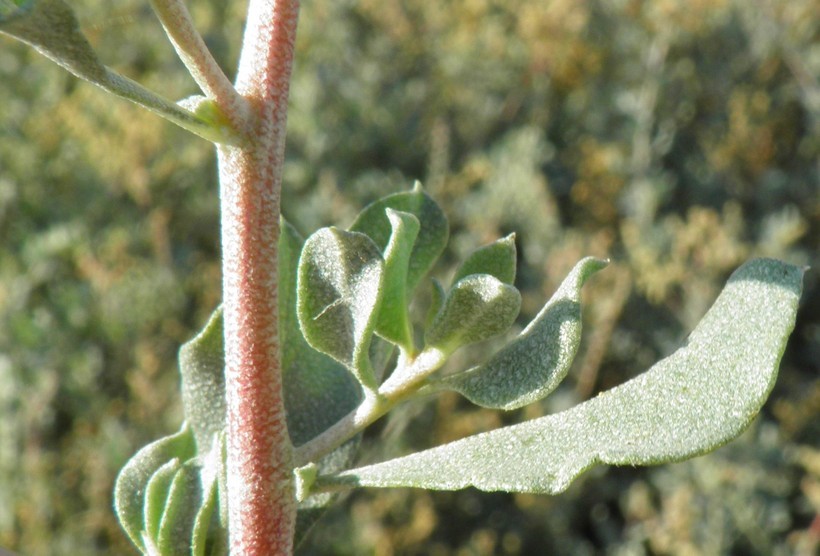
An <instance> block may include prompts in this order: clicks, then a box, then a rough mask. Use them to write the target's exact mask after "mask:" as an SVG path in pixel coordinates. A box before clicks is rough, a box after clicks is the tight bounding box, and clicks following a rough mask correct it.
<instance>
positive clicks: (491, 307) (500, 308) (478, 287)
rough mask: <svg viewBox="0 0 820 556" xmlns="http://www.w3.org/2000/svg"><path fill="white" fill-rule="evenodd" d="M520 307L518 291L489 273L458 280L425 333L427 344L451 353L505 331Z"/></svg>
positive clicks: (513, 320)
mask: <svg viewBox="0 0 820 556" xmlns="http://www.w3.org/2000/svg"><path fill="white" fill-rule="evenodd" d="M520 309H521V294H520V293H518V290H517V289H515V288H514V287H513V286H511V285H509V284H505V283H504V282H502V281H500V280H499V279H498V278H496V277H494V276H490V275H489V274H472V275H470V276H467V277H465V278H463V279H461V280H459V281H458V282H457V283H456V284H455V285H454V286H453V289H452V290H451V291H450V292H449V293H448V294H447V298H446V299H445V301H444V306H443V307H442V308H441V310H440V311H439V312H438V314H437V315H436V316H435V317H434V318H433V321H432V323H431V324H430V327H429V328H428V329H427V330H426V331H425V333H424V342H425V345H426V346H427V347H433V348H436V349H438V350H441V351H442V352H444V353H452V352H454V351H455V350H456V349H458V348H459V347H461V346H465V345H467V344H472V343H475V342H480V341H482V340H486V339H488V338H491V337H492V336H495V335H497V334H501V333H502V332H505V331H507V329H509V327H510V326H512V324H513V322H515V319H516V317H517V316H518V311H519V310H520Z"/></svg>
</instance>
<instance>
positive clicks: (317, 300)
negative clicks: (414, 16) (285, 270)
mask: <svg viewBox="0 0 820 556" xmlns="http://www.w3.org/2000/svg"><path fill="white" fill-rule="evenodd" d="M383 277H384V260H383V259H382V256H381V252H380V250H379V248H378V247H376V244H375V243H373V240H371V239H370V238H369V237H368V236H366V235H364V234H360V233H357V232H346V231H343V230H339V229H337V228H322V229H321V230H318V231H317V232H315V233H314V234H313V235H311V236H310V237H309V238H308V239H307V241H306V242H305V245H304V247H303V248H302V255H301V257H300V258H299V276H298V284H297V293H296V295H297V300H296V308H297V314H298V317H299V324H300V326H301V328H302V334H304V336H305V339H306V340H307V341H308V343H309V344H310V345H311V346H312V347H313V348H314V349H317V350H319V351H321V352H322V353H325V354H327V355H329V356H331V357H332V358H334V359H335V360H336V361H338V362H340V363H342V364H343V365H344V366H345V367H347V368H348V369H350V371H351V372H352V373H353V374H354V375H355V376H356V379H357V380H358V381H359V382H360V383H361V384H362V385H364V386H366V387H368V388H375V387H377V384H376V380H375V377H374V375H373V369H372V367H371V365H370V360H369V358H368V349H369V347H370V338H371V336H372V335H373V329H374V327H375V325H376V317H377V316H378V311H379V304H380V302H381V296H382V281H383Z"/></svg>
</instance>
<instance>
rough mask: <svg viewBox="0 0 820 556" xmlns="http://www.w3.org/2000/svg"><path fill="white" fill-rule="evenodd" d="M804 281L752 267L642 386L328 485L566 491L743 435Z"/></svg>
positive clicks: (783, 270) (796, 271) (790, 269)
mask: <svg viewBox="0 0 820 556" xmlns="http://www.w3.org/2000/svg"><path fill="white" fill-rule="evenodd" d="M802 279H803V269H801V268H798V267H796V266H792V265H789V264H786V263H782V262H780V261H775V260H771V259H756V260H753V261H750V262H748V263H746V264H744V265H743V266H742V267H740V268H739V269H738V270H737V271H735V273H734V274H733V275H732V277H731V278H730V279H729V281H728V283H727V285H726V287H725V288H724V290H723V292H722V293H721V294H720V296H719V297H718V299H717V300H716V301H715V303H714V305H713V306H712V308H711V309H710V310H709V312H708V313H707V314H706V316H704V318H703V319H702V321H701V322H700V324H699V325H698V326H697V328H696V329H695V330H694V331H693V332H692V334H691V335H690V337H689V338H688V340H687V342H686V344H685V345H684V346H683V347H682V348H680V349H679V350H678V351H676V352H674V353H673V354H672V355H670V356H669V357H667V358H666V359H663V360H662V361H660V362H659V363H657V364H656V365H654V366H653V367H652V368H651V369H649V370H648V371H647V372H646V373H644V374H642V375H640V376H638V377H637V378H634V379H632V380H630V381H628V382H626V383H624V384H622V385H621V386H618V387H616V388H613V389H612V390H609V391H607V392H604V393H603V394H601V395H599V396H598V397H596V398H593V399H591V400H589V401H587V402H585V403H582V404H580V405H578V406H576V407H574V408H572V409H570V410H568V411H565V412H563V413H559V414H556V415H551V416H547V417H542V418H539V419H534V420H532V421H528V422H525V423H522V424H519V425H514V426H511V427H506V428H502V429H498V430H494V431H490V432H487V433H483V434H479V435H476V436H472V437H468V438H466V439H463V440H460V441H456V442H453V443H450V444H446V445H444V446H440V447H438V448H433V449H431V450H426V451H424V452H420V453H417V454H413V455H410V456H406V457H402V458H398V459H394V460H390V461H387V462H384V463H380V464H376V465H371V466H367V467H362V468H359V469H353V470H350V471H346V472H343V473H340V474H338V475H334V476H330V477H320V478H319V480H318V481H319V483H320V484H323V485H325V486H328V487H330V486H333V485H337V486H344V485H348V486H354V485H360V486H372V487H400V486H409V487H422V488H432V489H448V490H452V489H460V488H465V487H468V486H474V487H477V488H479V489H481V490H487V491H495V490H504V491H514V492H533V493H552V494H554V493H558V492H561V491H563V490H565V489H566V488H567V486H568V485H569V484H570V483H571V482H572V480H574V479H575V478H576V477H577V476H578V475H579V474H581V473H582V472H584V471H585V470H587V469H589V468H590V467H592V466H594V465H596V464H612V465H650V464H659V463H666V462H673V461H680V460H683V459H686V458H689V457H692V456H696V455H700V454H703V453H706V452H708V451H710V450H713V449H715V448H717V447H719V446H721V445H723V444H725V443H726V442H728V441H729V440H731V439H733V438H735V437H736V436H738V435H739V434H740V433H741V432H742V431H743V430H744V429H746V427H747V426H748V425H749V423H750V422H751V421H752V419H753V418H754V416H755V415H756V414H757V413H758V411H759V410H760V408H761V406H762V405H763V403H764V402H765V400H766V398H767V396H768V394H769V392H770V391H771V388H772V386H773V385H774V382H775V379H776V377H777V370H778V367H779V364H780V358H781V357H782V355H783V351H784V350H785V347H786V341H787V339H788V337H789V334H790V333H791V331H792V329H793V328H794V322H795V316H796V312H797V305H798V301H799V298H800V294H801V290H802Z"/></svg>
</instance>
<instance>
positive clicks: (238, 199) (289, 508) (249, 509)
mask: <svg viewBox="0 0 820 556" xmlns="http://www.w3.org/2000/svg"><path fill="white" fill-rule="evenodd" d="M298 13H299V2H298V1H297V0H250V2H249V5H248V15H247V23H246V28H245V35H244V40H243V45H242V55H241V57H240V61H239V69H238V73H237V83H236V88H237V91H238V92H239V93H240V94H241V95H242V96H243V97H245V99H246V100H247V102H248V107H249V110H250V121H252V122H253V124H254V126H253V129H251V130H250V131H249V133H248V146H247V147H245V148H242V149H240V148H229V147H222V148H220V149H219V163H220V165H219V167H220V183H221V187H222V189H221V208H222V247H223V273H222V275H223V302H224V306H225V363H226V396H227V401H228V406H227V407H228V497H229V503H228V511H229V529H230V532H231V553H233V554H288V553H290V551H291V550H292V539H293V532H294V527H295V520H296V505H295V501H294V485H293V478H292V473H291V470H292V468H293V466H292V446H291V443H290V438H289V436H288V431H287V426H286V422H285V408H284V397H283V394H282V370H281V365H280V361H279V343H278V339H279V338H278V322H277V320H278V316H279V315H278V311H277V309H278V298H277V289H278V277H277V247H278V239H279V196H280V188H281V183H282V170H283V164H284V152H285V130H286V122H287V100H288V90H289V83H290V73H291V68H292V63H293V46H294V42H295V38H296V22H297V19H298Z"/></svg>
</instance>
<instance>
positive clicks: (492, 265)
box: [453, 234, 517, 284]
mask: <svg viewBox="0 0 820 556" xmlns="http://www.w3.org/2000/svg"><path fill="white" fill-rule="evenodd" d="M516 256H517V254H516V248H515V234H510V235H508V236H507V237H504V238H501V239H499V240H497V241H494V242H493V243H490V244H489V245H485V246H483V247H479V248H478V249H476V250H475V251H473V252H472V253H471V254H470V255H469V256H468V257H467V258H466V259H465V260H464V262H463V263H462V264H461V266H460V267H459V269H458V270H457V271H456V274H455V277H454V278H453V283H456V282H458V281H459V280H461V279H462V278H464V277H465V276H469V275H470V274H489V275H491V276H495V277H496V278H498V279H499V280H501V281H502V282H504V283H506V284H512V283H513V282H515V270H516V268H515V267H516V262H517V261H516Z"/></svg>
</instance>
